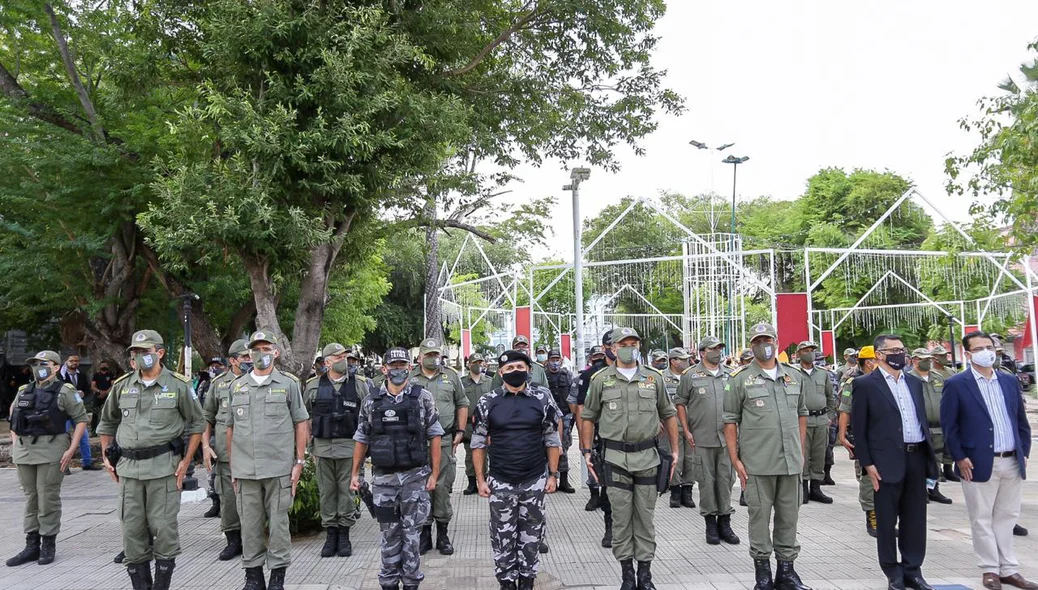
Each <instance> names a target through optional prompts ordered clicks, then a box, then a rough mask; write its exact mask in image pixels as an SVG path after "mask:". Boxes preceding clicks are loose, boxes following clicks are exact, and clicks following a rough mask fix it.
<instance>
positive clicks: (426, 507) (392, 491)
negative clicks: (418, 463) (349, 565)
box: [371, 478, 432, 586]
mask: <svg viewBox="0 0 1038 590" xmlns="http://www.w3.org/2000/svg"><path fill="white" fill-rule="evenodd" d="M371 493H372V495H373V496H374V500H375V510H376V516H377V517H378V526H379V530H381V531H382V540H381V541H380V543H379V553H380V554H381V555H382V569H381V570H379V572H378V581H379V584H381V585H383V586H393V585H395V584H398V583H403V585H404V586H417V585H418V584H419V583H420V582H421V581H422V580H423V579H425V574H423V573H422V570H421V566H422V561H421V555H420V554H419V553H418V541H419V536H420V531H419V527H421V526H422V524H423V523H424V522H425V521H426V520H428V518H429V512H430V510H431V506H432V505H431V502H430V500H429V492H427V491H425V478H420V479H418V481H414V482H411V483H407V484H404V485H382V484H374V485H373V486H372V489H371Z"/></svg>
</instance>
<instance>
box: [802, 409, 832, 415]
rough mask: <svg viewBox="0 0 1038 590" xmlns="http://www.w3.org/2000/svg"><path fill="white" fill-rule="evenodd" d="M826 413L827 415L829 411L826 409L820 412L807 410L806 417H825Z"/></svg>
mask: <svg viewBox="0 0 1038 590" xmlns="http://www.w3.org/2000/svg"><path fill="white" fill-rule="evenodd" d="M828 413H829V410H828V409H822V410H808V411H807V415H808V416H824V415H826V414H828Z"/></svg>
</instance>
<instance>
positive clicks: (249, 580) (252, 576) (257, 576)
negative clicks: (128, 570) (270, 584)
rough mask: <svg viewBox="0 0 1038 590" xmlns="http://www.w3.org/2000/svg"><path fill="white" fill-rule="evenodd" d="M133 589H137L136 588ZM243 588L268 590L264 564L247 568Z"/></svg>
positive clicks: (246, 589) (247, 589)
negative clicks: (264, 576) (264, 577)
mask: <svg viewBox="0 0 1038 590" xmlns="http://www.w3.org/2000/svg"><path fill="white" fill-rule="evenodd" d="M133 590H137V589H136V588H134V589H133ZM242 590H267V581H266V580H264V579H263V566H262V565H257V566H256V567H247V568H245V587H244V588H242Z"/></svg>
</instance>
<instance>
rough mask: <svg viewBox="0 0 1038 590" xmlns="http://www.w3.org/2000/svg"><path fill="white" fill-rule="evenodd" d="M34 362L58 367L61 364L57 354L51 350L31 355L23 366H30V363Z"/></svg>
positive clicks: (59, 356)
mask: <svg viewBox="0 0 1038 590" xmlns="http://www.w3.org/2000/svg"><path fill="white" fill-rule="evenodd" d="M36 361H50V362H52V363H54V364H56V365H60V364H61V355H59V354H58V353H56V352H54V351H53V350H41V351H39V352H37V353H36V354H34V355H32V356H31V357H30V358H29V360H28V362H26V363H25V364H27V365H31V364H32V363H34V362H36Z"/></svg>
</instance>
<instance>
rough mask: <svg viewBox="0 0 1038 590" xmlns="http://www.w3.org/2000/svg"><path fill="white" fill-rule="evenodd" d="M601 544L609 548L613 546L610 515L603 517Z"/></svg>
mask: <svg viewBox="0 0 1038 590" xmlns="http://www.w3.org/2000/svg"><path fill="white" fill-rule="evenodd" d="M602 546H603V547H605V548H606V549H609V548H611V547H612V546H613V519H612V517H611V516H606V518H605V534H604V535H602Z"/></svg>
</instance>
